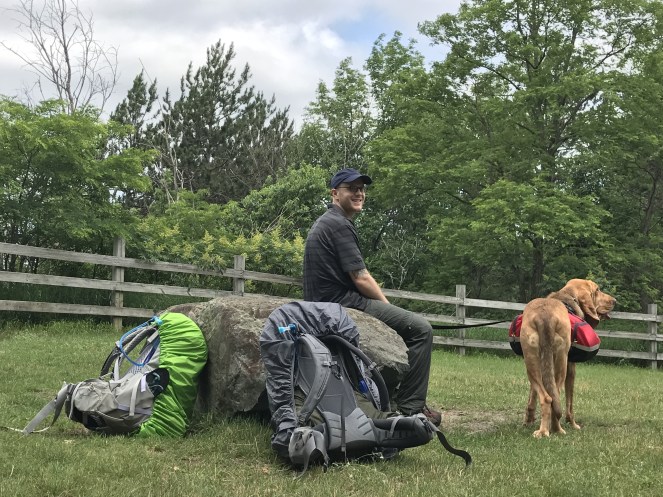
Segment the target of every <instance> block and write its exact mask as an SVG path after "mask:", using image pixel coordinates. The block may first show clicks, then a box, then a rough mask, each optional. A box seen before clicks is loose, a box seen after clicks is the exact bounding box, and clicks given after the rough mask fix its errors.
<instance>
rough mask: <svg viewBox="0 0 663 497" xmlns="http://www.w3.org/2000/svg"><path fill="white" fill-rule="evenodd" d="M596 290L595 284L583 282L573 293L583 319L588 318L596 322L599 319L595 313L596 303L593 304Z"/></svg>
mask: <svg viewBox="0 0 663 497" xmlns="http://www.w3.org/2000/svg"><path fill="white" fill-rule="evenodd" d="M597 289H598V287H597V285H596V283H594V282H593V281H589V280H585V281H583V282H582V283H581V284H579V285H577V286H576V289H575V290H576V291H575V293H576V298H577V299H578V303H579V304H580V308H581V309H582V312H583V313H584V314H585V317H590V318H592V319H594V320H596V321H597V322H598V321H599V320H600V318H599V314H598V312H596V303H595V302H594V296H595V295H596V290H597Z"/></svg>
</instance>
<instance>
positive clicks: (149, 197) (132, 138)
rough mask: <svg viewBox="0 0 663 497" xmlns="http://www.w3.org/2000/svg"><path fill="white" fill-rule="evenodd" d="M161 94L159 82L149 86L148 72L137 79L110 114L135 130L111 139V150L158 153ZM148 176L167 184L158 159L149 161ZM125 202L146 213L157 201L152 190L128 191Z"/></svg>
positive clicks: (156, 183)
mask: <svg viewBox="0 0 663 497" xmlns="http://www.w3.org/2000/svg"><path fill="white" fill-rule="evenodd" d="M158 98H159V97H158V94H157V83H156V81H153V82H152V83H151V84H150V85H149V87H148V85H147V81H145V77H144V73H143V72H142V71H141V73H140V74H139V75H138V76H136V78H134V82H133V85H132V87H131V89H129V92H128V94H127V96H126V98H124V99H123V100H122V102H120V103H119V104H118V106H117V107H116V108H115V111H113V112H112V113H111V115H110V120H111V121H113V122H116V123H119V124H122V125H125V126H130V127H131V133H128V134H126V135H124V136H122V137H121V139H118V140H115V141H110V142H109V144H108V150H109V153H119V152H122V151H123V150H128V149H132V148H133V149H136V150H142V151H149V152H152V153H154V154H155V155H156V153H158V147H157V146H156V143H155V139H154V135H155V127H156V125H157V122H158V118H159V116H160V113H159V107H158V106H157V102H158ZM147 175H148V176H149V177H150V178H151V179H152V183H153V184H154V185H155V186H160V187H162V188H163V187H166V188H167V185H164V184H163V183H164V182H163V178H162V177H161V175H160V174H159V170H158V169H157V168H156V167H155V165H154V162H152V163H150V164H149V167H148V169H147ZM122 201H123V202H124V204H125V205H127V206H129V207H137V208H139V209H141V211H142V213H143V214H146V213H147V211H148V210H149V207H150V205H152V202H153V201H154V194H153V192H152V190H151V189H150V190H147V191H145V190H141V191H135V190H125V191H124V195H123V197H122Z"/></svg>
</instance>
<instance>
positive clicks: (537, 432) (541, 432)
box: [532, 430, 550, 438]
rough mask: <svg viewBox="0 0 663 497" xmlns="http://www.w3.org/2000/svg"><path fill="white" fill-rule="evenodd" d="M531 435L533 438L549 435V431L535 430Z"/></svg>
mask: <svg viewBox="0 0 663 497" xmlns="http://www.w3.org/2000/svg"><path fill="white" fill-rule="evenodd" d="M532 436H533V437H534V438H542V437H549V436H550V432H549V431H548V430H536V431H535V432H534V433H532Z"/></svg>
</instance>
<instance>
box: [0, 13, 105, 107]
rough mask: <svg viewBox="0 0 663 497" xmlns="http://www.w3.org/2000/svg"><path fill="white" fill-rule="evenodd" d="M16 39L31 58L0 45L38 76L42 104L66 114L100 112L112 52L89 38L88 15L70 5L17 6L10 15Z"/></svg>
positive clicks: (90, 28)
mask: <svg viewBox="0 0 663 497" xmlns="http://www.w3.org/2000/svg"><path fill="white" fill-rule="evenodd" d="M9 11H10V12H12V13H13V14H14V15H15V16H16V17H15V21H16V23H17V28H18V31H19V33H20V36H21V38H22V39H23V40H24V41H25V42H26V43H28V44H29V45H31V47H32V51H31V52H30V53H26V52H23V51H21V50H19V49H16V48H14V47H11V46H9V45H7V44H6V43H5V42H0V45H2V46H3V47H4V48H6V49H7V50H9V51H10V52H11V53H13V54H14V55H16V56H17V57H18V58H20V59H21V60H22V61H23V62H24V63H25V65H26V66H28V67H29V68H30V70H31V71H32V72H34V73H35V74H36V75H37V78H38V81H37V84H36V87H37V88H38V89H39V91H40V93H41V97H42V98H43V99H46V98H52V97H53V95H52V94H49V93H48V92H49V91H53V90H55V94H56V96H57V98H59V99H61V100H63V101H64V102H65V103H66V105H67V110H68V112H69V113H73V112H75V111H76V110H81V109H84V108H87V107H89V106H91V105H93V104H96V107H97V108H99V109H100V110H101V111H103V108H104V106H105V105H106V102H107V101H108V99H109V98H110V96H111V93H112V92H113V89H114V88H115V84H116V83H117V49H116V48H115V47H108V48H107V47H104V46H103V45H102V44H101V43H99V42H97V41H96V40H95V38H94V23H93V20H92V14H89V15H86V14H85V13H84V12H83V11H82V10H81V9H80V7H79V6H78V2H76V1H75V0H46V1H45V2H44V3H43V4H42V3H41V2H35V1H34V0H20V2H19V3H18V4H17V5H16V6H15V7H14V8H12V9H9Z"/></svg>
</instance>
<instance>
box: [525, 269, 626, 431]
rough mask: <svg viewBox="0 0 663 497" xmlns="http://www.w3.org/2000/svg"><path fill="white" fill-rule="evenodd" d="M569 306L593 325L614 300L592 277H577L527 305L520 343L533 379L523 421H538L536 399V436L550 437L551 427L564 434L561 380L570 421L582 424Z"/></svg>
mask: <svg viewBox="0 0 663 497" xmlns="http://www.w3.org/2000/svg"><path fill="white" fill-rule="evenodd" d="M567 306H568V307H569V308H570V309H571V310H572V311H573V312H574V313H575V314H576V315H578V316H579V317H581V318H582V319H584V320H585V321H587V323H589V324H590V325H591V326H592V327H593V328H595V327H596V325H597V324H598V323H599V322H600V321H601V320H603V319H608V318H609V315H608V314H609V313H610V311H611V310H612V308H613V307H614V306H615V299H614V298H613V297H612V296H610V295H608V294H607V293H603V292H602V291H601V290H599V286H598V285H597V284H596V283H594V282H593V281H590V280H581V279H573V280H570V281H569V282H568V283H567V284H566V285H565V286H564V288H562V289H561V290H560V291H558V292H554V293H551V294H550V295H548V296H547V297H546V298H539V299H534V300H532V301H531V302H530V303H529V304H527V306H525V310H524V311H523V321H522V327H521V329H520V345H521V346H522V349H523V357H524V359H525V367H526V368H527V376H528V378H529V382H530V393H529V401H528V402H527V411H526V413H525V423H526V424H531V423H533V422H534V415H535V413H536V401H537V398H538V401H539V404H541V426H540V427H539V429H538V430H536V431H535V432H534V436H535V437H536V438H540V437H547V436H549V435H550V432H551V431H552V432H553V433H562V434H564V433H566V432H565V431H564V430H563V429H562V426H561V424H560V419H561V417H562V409H561V404H560V391H561V389H562V385H564V389H565V396H566V420H567V421H568V422H569V424H570V425H571V426H572V427H573V428H575V429H580V426H578V424H576V422H575V419H574V415H573V383H574V381H575V363H572V362H568V360H567V359H568V354H569V348H570V347H571V324H570V322H569V315H568V311H569V309H568V308H567Z"/></svg>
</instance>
